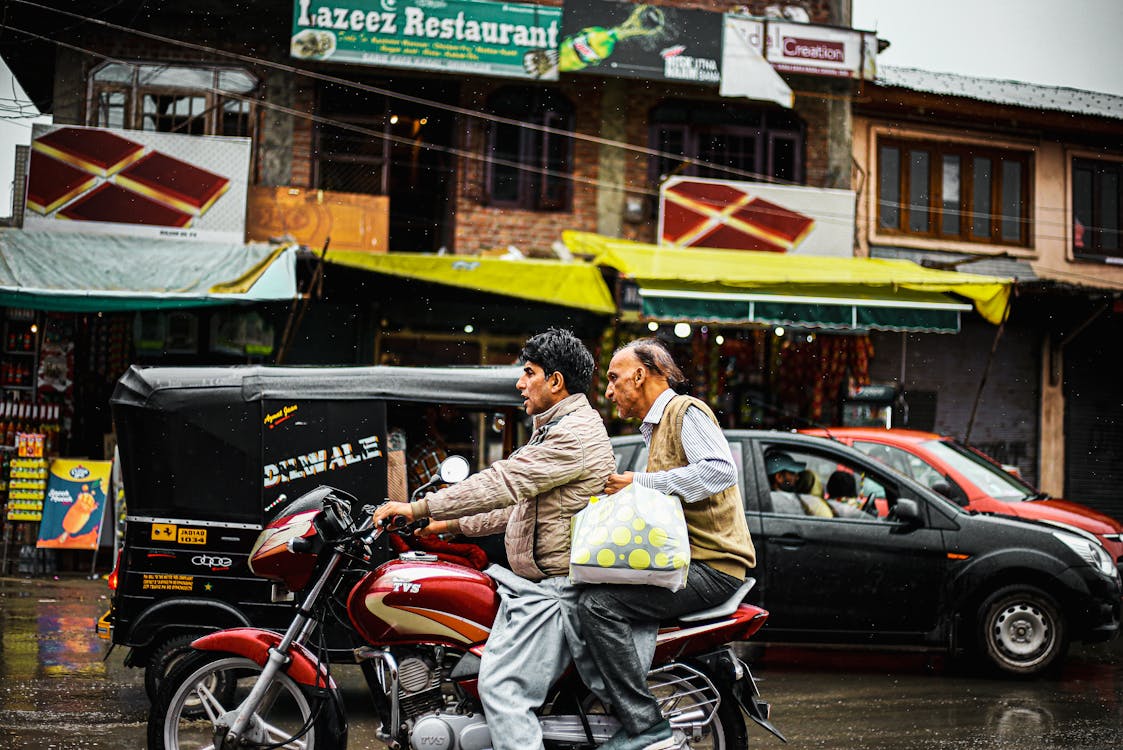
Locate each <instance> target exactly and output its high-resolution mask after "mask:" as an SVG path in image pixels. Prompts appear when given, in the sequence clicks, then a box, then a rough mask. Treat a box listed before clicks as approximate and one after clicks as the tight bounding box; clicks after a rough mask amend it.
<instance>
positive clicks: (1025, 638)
mask: <svg viewBox="0 0 1123 750" xmlns="http://www.w3.org/2000/svg"><path fill="white" fill-rule="evenodd" d="M994 637H995V644H996V645H997V646H998V647H999V648H1000V649H1001V650H1002V652H1003V653H1006V654H1009V655H1010V656H1013V657H1015V658H1018V659H1022V660H1025V659H1028V658H1031V657H1034V656H1037V655H1038V654H1040V653H1041V652H1043V651H1044V650H1045V649H1046V648H1047V647H1048V644H1049V642H1050V641H1051V640H1052V638H1053V630H1052V628H1051V627H1050V622H1049V618H1048V617H1047V616H1046V614H1045V613H1044V612H1042V611H1041V610H1040V609H1039V608H1037V607H1035V606H1033V605H1032V604H1026V603H1021V604H1012V605H1010V606H1008V607H1006V608H1005V609H1003V610H1002V611H1001V612H1000V613H999V614H998V617H997V618H996V619H995V621H994Z"/></svg>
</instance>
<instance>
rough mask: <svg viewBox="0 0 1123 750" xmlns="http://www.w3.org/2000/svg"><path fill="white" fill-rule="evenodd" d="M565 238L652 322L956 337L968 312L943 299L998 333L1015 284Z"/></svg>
mask: <svg viewBox="0 0 1123 750" xmlns="http://www.w3.org/2000/svg"><path fill="white" fill-rule="evenodd" d="M563 238H564V241H565V244H566V245H567V246H568V247H569V249H570V250H572V251H573V252H575V253H584V254H588V255H592V256H593V257H594V259H595V262H596V263H597V264H598V265H602V266H606V267H610V268H614V269H616V270H617V271H618V272H620V274H621V275H622V276H623V277H625V278H627V279H630V280H631V281H632V282H634V283H635V284H636V285H637V286H638V291H639V297H640V302H641V304H640V310H641V312H642V313H643V314H644V315H647V316H649V317H653V318H667V319H686V320H698V321H707V320H711V321H724V322H742V323H776V324H781V323H783V324H788V325H800V326H806V327H814V328H829V329H838V330H870V329H874V330H912V331H957V330H959V313H960V312H961V311H963V310H970V309H971V307H972V305H971V304H965V303H961V302H959V301H957V300H955V299H953V298H951V297H949V296H947V294H948V293H954V294H956V295H958V296H960V297H964V298H966V299H967V300H970V302H971V303H973V305H974V307H975V309H976V310H977V311H978V312H979V314H980V315H982V316H983V317H984V318H985V319H986V320H988V321H990V322H991V323H995V324H997V323H999V322H1001V321H1002V320H1003V318H1004V317H1005V315H1006V314H1007V304H1008V301H1009V298H1010V290H1011V287H1012V285H1013V281H1012V280H1011V279H1003V278H994V277H990V276H979V275H975V274H969V273H959V272H955V271H937V270H933V269H929V268H924V267H923V266H920V265H917V264H916V263H912V262H910V261H902V260H887V259H874V258H851V257H820V256H808V255H792V254H778V253H767V252H753V251H739V250H708V249H697V248H689V249H679V248H660V247H658V246H655V245H647V244H643V243H639V242H630V241H627V240H617V239H612V238H609V237H603V236H601V235H596V234H589V233H587V232H565V233H564V234H563Z"/></svg>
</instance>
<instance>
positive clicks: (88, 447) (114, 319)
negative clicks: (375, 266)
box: [0, 229, 296, 573]
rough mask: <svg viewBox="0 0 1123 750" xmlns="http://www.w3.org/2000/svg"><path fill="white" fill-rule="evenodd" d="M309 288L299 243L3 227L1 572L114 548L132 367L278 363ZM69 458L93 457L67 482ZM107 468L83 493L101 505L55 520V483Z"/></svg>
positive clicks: (72, 470)
mask: <svg viewBox="0 0 1123 750" xmlns="http://www.w3.org/2000/svg"><path fill="white" fill-rule="evenodd" d="M295 290H296V263H295V247H293V246H287V245H269V244H264V243H261V244H250V245H245V244H242V243H227V242H183V241H175V240H163V241H161V240H151V239H144V238H138V237H128V236H123V235H106V234H93V235H86V234H80V233H61V232H57V233H56V232H31V231H23V230H15V229H13V230H5V231H3V232H0V320H2V323H3V331H2V332H3V347H2V351H0V368H2V377H0V392H2V394H3V398H2V401H0V456H2V458H3V473H2V476H0V502H3V504H4V508H5V512H4V514H3V517H2V519H0V521H2V523H3V531H2V538H3V548H2V550H0V571H3V572H17V571H19V572H25V573H31V572H47V571H48V570H50V569H51V568H52V566H59V565H61V566H63V567H64V568H73V567H74V566H80V567H85V566H88V565H91V564H92V563H91V561H90V557H89V550H97V549H98V547H99V546H101V545H105V544H111V543H112V535H105V540H104V541H102V542H101V544H100V545H99V536H100V531H101V528H102V527H101V526H100V525H99V524H98V523H97V521H98V519H102V518H107V519H112V518H113V516H114V511H113V509H114V507H115V504H114V502H113V500H114V499H115V498H114V497H113V495H112V494H111V489H110V486H109V482H108V474H107V471H108V468H107V467H108V463H103V462H108V461H111V460H112V458H113V449H114V445H115V438H114V431H113V424H112V420H111V418H110V415H109V408H108V396H109V394H110V392H111V391H112V388H113V386H114V384H115V383H116V382H117V380H118V378H119V377H120V376H121V375H122V374H123V373H124V372H125V371H126V370H127V369H128V367H129V366H130V365H132V364H142V365H144V364H153V365H155V364H163V365H169V364H185V365H186V364H204V363H206V364H234V363H244V362H260V361H267V360H268V359H269V358H270V357H271V355H272V353H273V350H274V339H275V331H276V330H278V328H279V326H280V325H282V324H283V318H284V315H285V313H286V312H287V309H288V307H289V303H290V302H291V300H292V299H293V297H294V295H295ZM64 457H66V458H71V459H74V460H77V461H78V462H79V463H78V464H75V465H74V466H67V468H66V469H65V472H64V474H65V475H66V476H65V477H61V478H57V477H55V474H56V473H57V472H55V470H54V463H53V462H64V461H65V460H66V459H65V458H64ZM58 465H59V466H60V467H61V466H62V465H63V464H62V463H59V464H58ZM59 471H62V469H61V468H60V469H59ZM86 472H90V474H89V475H87V474H86ZM98 472H102V473H105V474H106V476H105V477H102V476H97V478H96V480H95V479H91V480H89V481H85V482H79V484H78V485H76V490H75V492H76V493H77V494H74V496H73V497H72V498H71V500H72V501H73V502H74V503H77V498H78V496H79V495H83V496H84V495H87V494H88V495H89V498H85V497H84V498H83V501H82V503H81V504H80V505H82V506H90V511H91V512H90V513H89V514H85V515H84V511H80V510H76V511H75V513H74V514H64V515H63V516H62V517H60V518H53V516H52V513H51V510H52V509H54V510H58V508H54V506H55V505H56V504H57V503H53V502H52V500H51V498H52V497H55V498H57V499H59V500H60V501H61V500H62V499H63V495H62V494H57V493H56V494H55V495H52V494H51V488H50V486H49V485H50V482H51V481H70V480H73V479H74V478H75V477H78V478H79V479H81V478H83V477H85V476H94V475H96V474H97V473H98ZM66 477H69V479H66ZM75 481H77V480H75ZM83 485H84V486H85V490H83V489H82V488H83ZM59 492H63V493H65V492H68V490H65V489H60V490H59ZM90 498H93V500H92V501H91V499H90ZM107 499H108V502H107ZM63 504H64V505H67V504H66V503H65V502H64V503H63ZM71 505H73V503H71V504H70V505H67V509H69V508H70V507H71ZM75 507H77V506H75ZM95 510H96V513H95V512H94V511H95ZM82 518H84V520H83V524H82V529H79V528H77V527H76V526H75V524H76V523H77V520H79V519H82ZM52 519H53V520H52ZM66 519H69V520H68V521H67V523H68V524H69V526H64V525H60V524H62V523H63V521H64V520H66ZM50 524H53V526H52V528H53V529H54V531H56V532H58V533H52V534H50V535H49V536H50V539H49V540H47V541H46V542H44V541H43V539H42V534H43V533H44V529H45V528H46V526H45V525H50ZM86 526H89V527H90V528H85V527H86ZM56 527H57V528H56ZM70 527H73V528H70ZM107 528H109V529H112V528H113V527H112V525H109V526H107ZM59 529H63V530H62V531H60V530H59ZM71 532H75V533H71ZM91 532H93V535H92V536H90V534H91ZM60 537H65V539H64V540H63V541H62V542H59V541H58V540H59V539H60ZM80 539H84V540H85V542H90V543H89V544H88V545H87V546H79V547H76V546H75V545H76V544H77V543H78V541H77V540H80ZM37 540H38V541H39V542H40V543H39V545H38V546H39V547H41V548H44V547H45V548H46V549H39V550H36V549H35V547H34V545H35V544H36V542H37ZM91 540H92V542H91ZM85 542H83V544H85ZM52 546H53V548H54V549H58V550H66V551H64V552H59V553H58V554H57V555H56V554H55V553H54V552H53V551H52V552H50V553H47V554H44V553H45V552H47V550H50V549H52ZM74 549H82V550H86V551H85V552H81V553H79V552H72V551H71V550H74ZM103 562H104V561H103Z"/></svg>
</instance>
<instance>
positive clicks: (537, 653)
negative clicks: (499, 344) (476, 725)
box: [374, 329, 616, 750]
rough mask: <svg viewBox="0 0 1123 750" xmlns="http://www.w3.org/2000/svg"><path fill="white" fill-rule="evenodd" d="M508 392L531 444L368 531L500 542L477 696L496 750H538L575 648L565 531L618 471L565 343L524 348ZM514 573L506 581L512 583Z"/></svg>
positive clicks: (570, 338) (580, 352)
mask: <svg viewBox="0 0 1123 750" xmlns="http://www.w3.org/2000/svg"><path fill="white" fill-rule="evenodd" d="M520 361H521V362H522V363H523V365H524V366H523V373H522V376H521V377H520V378H519V379H518V382H517V383H516V387H517V388H518V390H519V392H520V393H521V394H522V396H523V399H524V408H525V409H526V412H527V414H529V415H531V416H532V417H533V418H534V433H533V434H532V435H531V438H530V440H529V442H528V443H527V444H526V445H525V446H523V447H522V448H520V449H519V450H517V451H515V452H514V453H513V454H511V455H510V456H509V457H508V458H506V459H503V460H500V461H497V462H495V463H494V464H492V465H491V466H490V467H488V468H487V469H484V470H483V471H481V472H480V473H478V474H476V475H474V476H472V477H470V478H468V479H467V480H465V481H464V482H461V483H459V484H456V485H453V486H451V487H447V488H445V489H443V490H440V491H438V492H436V493H433V494H431V495H428V496H427V497H425V498H423V499H421V500H417V501H415V502H413V503H386V504H384V505H382V506H380V507H379V508H378V509H377V510H376V511H375V514H374V520H375V522H376V523H381V522H383V521H384V520H386V519H389V518H392V517H395V516H403V517H405V518H406V519H408V520H410V521H413V520H414V519H418V518H423V517H431V518H433V519H436V520H435V521H434V522H433V523H431V524H430V526H429V528H428V529H426V531H427V533H430V534H432V533H441V532H446V531H447V532H455V533H460V534H464V535H466V536H485V535H488V534H493V533H496V532H498V531H505V532H506V541H505V544H506V551H507V558H508V562H509V564H510V567H511V570H510V571H507V570H505V569H503V568H500V567H498V566H492V567H490V568H489V569H488V571H487V572H488V573H489V574H491V575H492V576H493V577H494V578H495V579H496V580H497V581H498V582H499V584H500V586H499V590H500V593H501V604H500V608H499V613H498V615H497V616H496V620H495V624H494V626H493V627H492V629H491V633H490V635H489V637H488V642H487V649H486V650H485V651H484V652H483V657H482V663H481V665H480V675H479V686H480V696H481V701H482V703H483V706H484V713H485V715H486V717H487V720H488V723H489V725H490V727H491V738H492V742H493V748H494V750H527V749H528V748H541V747H542V730H541V725H540V724H539V721H538V718H537V716H536V715H535V713H534V712H535V710H536V709H538V708H539V707H540V706H541V705H542V703H543V702H544V701H545V699H546V696H547V693H548V691H549V689H550V687H551V685H553V683H554V682H555V681H556V680H557V678H558V677H559V676H560V675H561V674H562V672H564V671H565V669H566V667H567V666H568V665H569V663H570V658H571V653H573V652H580V651H581V649H582V644H581V643H580V639H579V638H578V636H577V635H576V633H575V630H574V628H573V626H572V622H573V620H572V617H567V613H566V611H565V609H564V607H568V608H569V611H570V612H571V611H572V607H573V605H574V604H575V603H576V599H577V595H578V593H579V590H578V589H577V588H575V587H574V586H573V585H571V584H570V583H569V579H568V574H569V548H570V539H569V533H570V521H571V519H572V517H573V516H574V515H575V514H576V513H577V512H578V511H580V510H581V509H582V508H584V507H585V505H586V504H587V503H588V501H589V498H590V497H591V496H593V495H596V494H598V493H600V492H601V491H602V490H603V489H604V486H605V481H606V480H607V479H608V477H609V475H610V474H611V473H612V472H613V470H614V468H615V463H616V462H615V458H614V456H613V452H612V446H611V444H610V442H609V439H608V433H607V432H606V431H605V428H604V423H603V421H602V419H601V417H600V414H598V413H597V411H596V410H595V409H593V407H592V406H591V405H590V404H589V401H588V399H587V398H586V396H585V392H586V391H587V390H588V389H589V385H590V382H591V380H592V375H593V370H594V367H595V365H594V360H593V356H592V354H591V353H590V352H589V350H588V349H587V348H586V347H585V345H584V344H583V343H582V342H581V340H580V339H578V338H577V337H576V336H574V335H573V334H572V333H570V332H569V331H563V330H559V329H550V330H548V331H546V332H544V333H540V334H538V335H536V336H533V337H531V338H530V339H529V340H527V342H526V345H525V346H524V347H523V350H522V352H521V354H520ZM512 571H513V573H512Z"/></svg>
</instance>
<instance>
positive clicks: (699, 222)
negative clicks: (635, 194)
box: [659, 177, 854, 257]
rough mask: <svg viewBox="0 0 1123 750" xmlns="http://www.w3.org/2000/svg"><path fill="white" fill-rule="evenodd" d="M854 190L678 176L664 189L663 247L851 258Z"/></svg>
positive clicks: (661, 199) (661, 212) (661, 209)
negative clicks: (759, 251) (761, 251)
mask: <svg viewBox="0 0 1123 750" xmlns="http://www.w3.org/2000/svg"><path fill="white" fill-rule="evenodd" d="M853 233H854V191H852V190H830V189H826V188H810V187H799V186H788V185H771V184H768V183H760V182H738V181H734V180H709V179H703V178H700V177H672V178H670V179H669V180H667V181H666V182H664V183H663V186H662V187H661V188H660V190H659V244H660V245H671V246H675V247H707V248H719V249H727V250H763V251H767V252H775V253H792V254H798V255H825V256H835V257H851V256H853V254H854V250H853V244H854V239H853Z"/></svg>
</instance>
